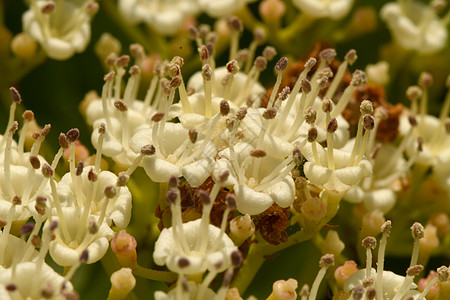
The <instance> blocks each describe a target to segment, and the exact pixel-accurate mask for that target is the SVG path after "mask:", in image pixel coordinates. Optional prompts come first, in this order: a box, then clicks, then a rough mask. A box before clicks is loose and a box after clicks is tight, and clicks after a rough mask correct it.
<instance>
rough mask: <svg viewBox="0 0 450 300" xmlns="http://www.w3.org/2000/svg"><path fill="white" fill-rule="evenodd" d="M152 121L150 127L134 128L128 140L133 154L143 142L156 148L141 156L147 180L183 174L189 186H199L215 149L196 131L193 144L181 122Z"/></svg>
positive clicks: (207, 174) (210, 166) (208, 168)
mask: <svg viewBox="0 0 450 300" xmlns="http://www.w3.org/2000/svg"><path fill="white" fill-rule="evenodd" d="M161 126H162V125H159V123H157V122H155V123H154V126H153V128H152V129H142V130H140V131H137V132H136V134H135V135H134V136H133V137H132V138H131V140H130V147H131V149H133V150H134V151H135V152H136V153H139V152H140V149H141V148H142V147H143V146H145V145H149V144H150V145H153V146H154V147H155V148H156V153H155V154H154V155H151V156H148V157H144V159H143V161H142V163H141V165H142V166H143V168H144V169H145V172H146V173H147V175H148V176H149V177H150V179H151V180H153V181H155V182H167V181H168V180H169V178H170V177H171V176H176V177H181V176H183V177H184V178H185V179H186V180H187V181H188V182H189V184H190V185H191V186H194V187H195V186H199V185H201V184H202V183H203V182H204V181H205V179H206V178H208V176H210V174H211V171H212V168H213V165H214V158H215V156H216V153H217V150H216V147H215V146H214V144H213V143H212V142H211V141H209V140H208V139H205V138H203V139H202V136H201V135H200V134H199V136H198V140H197V141H196V142H195V143H194V144H193V143H192V142H191V140H190V139H189V134H188V131H187V130H186V129H185V128H183V126H182V125H181V124H175V123H166V124H165V125H164V128H161Z"/></svg>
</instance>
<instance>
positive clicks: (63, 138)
mask: <svg viewBox="0 0 450 300" xmlns="http://www.w3.org/2000/svg"><path fill="white" fill-rule="evenodd" d="M59 146H60V147H61V148H63V149H67V148H69V142H68V141H67V137H66V135H65V134H64V133H62V132H61V133H60V134H59Z"/></svg>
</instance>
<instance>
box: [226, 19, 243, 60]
mask: <svg viewBox="0 0 450 300" xmlns="http://www.w3.org/2000/svg"><path fill="white" fill-rule="evenodd" d="M228 26H229V27H230V29H231V42H230V58H229V60H232V59H235V57H236V52H237V50H238V49H239V35H240V34H241V32H242V30H243V29H244V27H243V26H242V22H241V20H239V19H238V18H237V17H231V18H230V19H229V20H228Z"/></svg>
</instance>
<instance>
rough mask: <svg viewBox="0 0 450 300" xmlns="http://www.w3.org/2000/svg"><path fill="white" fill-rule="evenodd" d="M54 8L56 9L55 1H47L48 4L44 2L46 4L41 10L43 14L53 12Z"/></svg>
mask: <svg viewBox="0 0 450 300" xmlns="http://www.w3.org/2000/svg"><path fill="white" fill-rule="evenodd" d="M54 9H55V3H54V2H47V3H46V4H44V6H42V8H41V12H42V13H43V14H49V13H51V12H52V11H53V10H54Z"/></svg>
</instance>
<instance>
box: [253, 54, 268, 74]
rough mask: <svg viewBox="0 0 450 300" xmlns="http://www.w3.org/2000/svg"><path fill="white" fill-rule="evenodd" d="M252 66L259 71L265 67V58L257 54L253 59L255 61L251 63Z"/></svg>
mask: <svg viewBox="0 0 450 300" xmlns="http://www.w3.org/2000/svg"><path fill="white" fill-rule="evenodd" d="M253 66H254V67H255V69H256V70H257V71H259V72H261V71H263V70H265V69H266V67H267V59H266V58H264V57H262V56H258V57H257V58H256V59H255V62H254V63H253Z"/></svg>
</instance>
